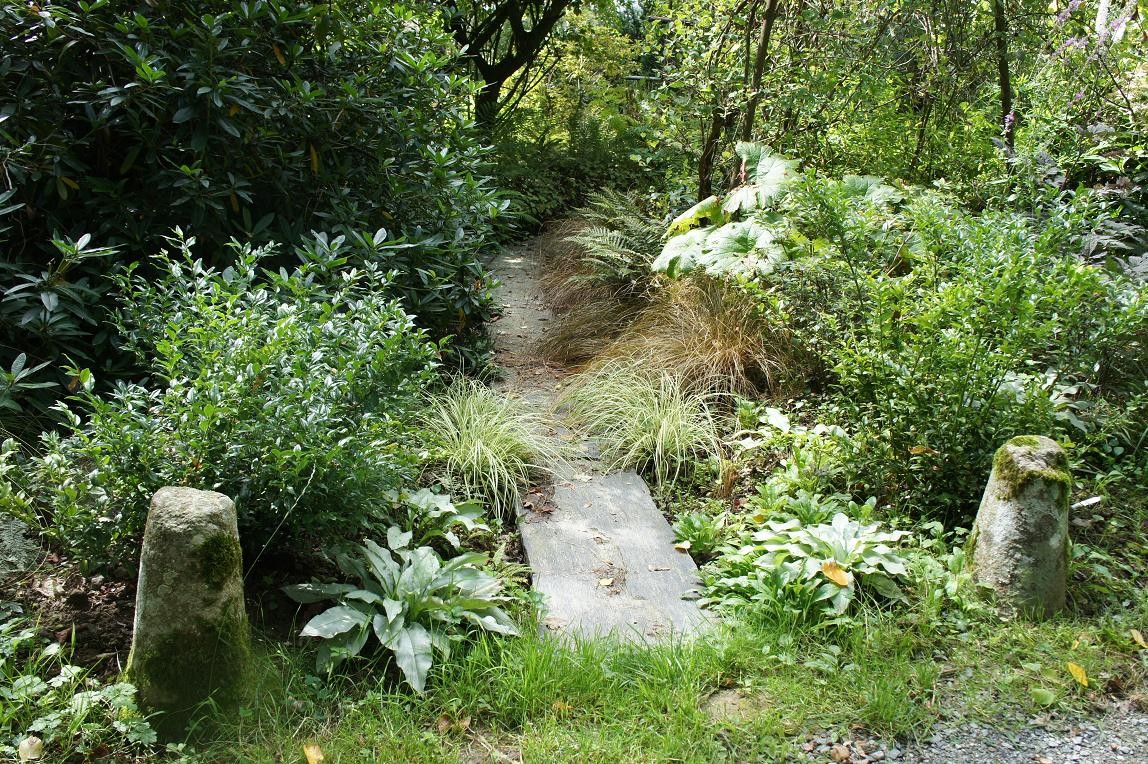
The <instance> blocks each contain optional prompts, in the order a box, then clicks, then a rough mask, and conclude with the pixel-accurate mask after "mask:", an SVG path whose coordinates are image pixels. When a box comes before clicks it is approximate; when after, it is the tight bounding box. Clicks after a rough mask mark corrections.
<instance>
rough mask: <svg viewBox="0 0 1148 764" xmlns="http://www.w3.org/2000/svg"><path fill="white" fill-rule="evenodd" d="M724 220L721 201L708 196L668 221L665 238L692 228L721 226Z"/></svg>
mask: <svg viewBox="0 0 1148 764" xmlns="http://www.w3.org/2000/svg"><path fill="white" fill-rule="evenodd" d="M725 219H726V218H725V214H724V213H723V212H722V208H721V201H720V200H719V199H718V198H717V197H716V196H710V197H707V198H705V199H702V200H701V201H700V202H698V203H697V204H695V205H694V206H693V207H690V208H689V209H688V210H686V211H685V212H683V213H682V214H681V215H678V216H677V217H676V218H674V219H673V220H672V221H670V227H669V228H668V229H667V230H666V236H667V237H673V236H677V235H679V234H683V233H685V232H687V231H689V230H690V229H692V228H698V227H704V226H710V225H721V224H722V223H724V222H725Z"/></svg>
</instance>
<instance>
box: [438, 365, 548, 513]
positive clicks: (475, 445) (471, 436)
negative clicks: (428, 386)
mask: <svg viewBox="0 0 1148 764" xmlns="http://www.w3.org/2000/svg"><path fill="white" fill-rule="evenodd" d="M422 423H423V426H424V427H425V429H426V431H427V433H428V434H429V435H430V437H431V439H432V440H433V442H434V444H435V450H434V452H433V453H432V456H431V461H432V463H433V464H434V465H435V466H436V467H437V468H438V469H437V472H436V475H438V476H439V477H441V479H442V480H443V482H445V483H446V484H447V486H449V487H450V488H451V490H452V491H454V492H456V493H458V494H460V495H462V496H465V497H466V498H468V499H476V500H479V501H482V502H484V503H485V504H486V505H488V506H489V507H490V508H491V509H493V510H494V511H495V512H498V513H501V514H503V515H504V516H508V515H512V514H513V512H514V510H515V509H516V508H517V507H518V505H519V503H520V502H519V500H520V497H521V489H522V487H523V486H525V485H528V484H529V483H530V482H531V481H532V480H534V479H536V478H537V477H538V476H540V475H541V474H542V473H545V472H548V471H549V470H550V465H552V464H554V463H555V462H556V461H558V460H559V459H560V458H561V455H562V454H561V449H560V448H559V446H558V445H557V443H556V442H555V441H554V440H553V439H552V438H551V437H550V436H549V434H548V430H549V426H550V425H549V422H548V421H547V419H546V417H545V416H543V415H541V414H538V413H534V412H530V411H527V410H526V409H525V408H524V407H523V406H522V404H521V402H520V401H518V400H516V399H514V398H510V397H507V396H505V395H502V394H500V393H497V392H495V391H493V390H491V389H490V388H489V387H486V386H485V385H483V384H482V383H480V382H476V381H474V380H472V379H467V378H463V377H460V378H458V379H456V380H455V381H454V382H452V383H451V385H450V386H449V387H448V388H447V389H446V390H444V391H443V392H442V393H440V394H439V395H437V396H435V397H434V398H433V399H432V400H431V403H430V406H429V407H428V409H427V411H426V413H425V414H424V415H423V417H422Z"/></svg>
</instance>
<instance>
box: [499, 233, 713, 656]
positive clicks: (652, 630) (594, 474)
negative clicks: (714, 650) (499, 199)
mask: <svg viewBox="0 0 1148 764" xmlns="http://www.w3.org/2000/svg"><path fill="white" fill-rule="evenodd" d="M541 241H542V240H541V239H535V240H531V241H529V242H526V243H525V244H523V245H520V246H518V247H516V248H513V249H510V250H508V251H506V252H505V253H503V254H502V255H500V256H499V257H498V258H496V259H495V261H494V262H493V263H492V264H491V269H492V270H493V272H494V274H495V275H496V276H497V277H498V278H499V279H500V280H501V281H502V285H501V286H500V288H499V290H498V292H497V297H498V300H499V303H500V305H501V306H502V315H501V318H500V319H499V320H498V321H497V322H495V324H494V329H495V332H496V336H495V348H496V357H497V359H498V362H499V364H500V365H501V366H502V368H503V369H504V370H505V378H504V379H503V381H502V382H501V384H500V387H501V389H503V390H504V391H505V392H506V393H507V394H509V395H513V396H518V397H520V398H521V399H522V400H524V401H525V402H526V403H527V404H528V405H529V406H531V407H533V408H536V409H539V410H542V411H546V412H553V411H554V408H555V403H556V401H557V399H558V396H559V394H560V392H561V389H562V386H563V384H564V381H563V380H564V377H565V376H566V375H567V374H568V373H569V370H568V369H565V368H562V367H559V366H555V365H552V364H548V363H547V362H546V361H545V360H544V359H543V358H542V357H541V354H540V353H539V347H540V346H541V344H542V343H543V342H544V340H545V338H546V335H547V332H548V330H549V327H550V326H551V323H552V322H551V318H552V317H551V314H550V311H549V309H548V308H547V307H546V303H545V300H544V297H543V294H542V290H541V287H540V284H539V276H540V274H541V272H542V269H543V268H544V267H545V257H544V253H543V252H542V251H541V247H540V242H541ZM554 434H555V435H556V436H557V437H559V438H561V439H562V440H564V441H566V442H567V443H569V444H570V446H571V450H572V452H573V455H572V456H571V457H570V458H569V459H568V460H567V461H566V462H564V463H562V464H556V465H553V466H552V469H553V472H554V484H553V485H552V486H548V487H546V488H541V489H537V490H535V491H533V492H531V493H530V494H528V495H527V497H526V500H525V501H524V503H523V506H522V507H520V508H519V518H518V523H519V529H520V531H521V533H522V543H523V547H524V549H525V552H526V558H527V561H528V562H529V563H530V567H531V568H532V569H533V585H534V589H535V590H536V591H538V592H540V593H541V594H542V595H544V597H545V598H546V605H547V607H548V613H547V617H546V618H545V620H544V628H546V629H547V630H549V631H551V632H553V633H556V634H575V635H578V636H589V637H594V636H606V635H613V636H616V637H619V638H623V639H632V640H635V641H647V640H655V639H659V638H662V637H668V636H670V635H678V636H683V635H684V636H688V635H691V634H694V633H697V632H698V631H699V630H701V629H703V628H705V626H706V624H707V623H708V619H707V618H706V616H705V614H703V612H702V611H701V609H700V608H699V607H698V605H697V603H696V602H695V601H694V597H695V596H696V594H695V589H696V587H697V585H698V575H697V567H696V566H695V565H694V562H693V560H692V559H691V558H690V556H689V555H688V554H686V553H684V552H681V551H678V550H676V549H675V548H674V534H673V531H672V529H671V528H670V526H669V523H667V522H666V519H665V517H663V516H662V513H661V512H660V511H659V510H658V508H657V507H656V506H655V505H654V501H653V499H652V497H651V496H650V491H649V488H648V487H647V486H646V483H645V482H644V481H643V480H642V478H641V477H640V476H639V475H637V474H636V473H634V472H629V471H627V472H612V473H607V472H606V470H605V469H604V466H603V465H602V464H601V462H599V461H598V460H597V449H596V448H595V446H594V444H593V443H592V442H588V441H582V440H581V439H580V438H578V437H577V436H576V435H575V434H574V433H572V432H571V431H569V430H568V429H566V428H565V427H563V426H562V425H561V422H560V420H556V423H555V433H554Z"/></svg>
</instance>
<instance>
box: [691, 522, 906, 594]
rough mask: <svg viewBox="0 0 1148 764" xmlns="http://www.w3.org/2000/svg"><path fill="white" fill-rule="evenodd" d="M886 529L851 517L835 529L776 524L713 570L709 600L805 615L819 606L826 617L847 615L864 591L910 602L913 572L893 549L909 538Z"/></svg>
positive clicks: (708, 578) (835, 524)
mask: <svg viewBox="0 0 1148 764" xmlns="http://www.w3.org/2000/svg"><path fill="white" fill-rule="evenodd" d="M879 527H880V526H879V525H877V524H872V525H864V524H862V523H860V522H857V521H854V520H850V519H849V517H848V516H846V515H845V513H843V512H839V513H837V514H836V515H834V517H833V520H832V521H831V522H829V523H823V524H819V525H812V526H804V525H802V523H801V521H800V520H797V519H796V518H793V519H790V520H786V521H775V522H768V523H766V524H765V527H764V528H762V529H761V530H758V531H753V532H751V533H749V534H747V536H746V537H745V539H744V542H745V543H743V544H742V546H740V547H739V548H736V549H729V550H727V553H726V554H724V555H722V557H721V558H719V559H718V560H717V561H715V562H714V563H713V564H712V565H711V566H710V569H709V570H708V571H707V575H706V584H707V588H708V589H709V599H708V601H709V602H711V603H712V602H719V603H722V604H729V603H730V602H731V595H733V597H732V598H733V599H736V598H738V597H740V598H743V599H749V600H762V601H764V600H774V599H776V600H779V601H781V602H783V603H785V602H786V601H787V600H790V602H788V604H789V605H790V606H791V607H792V606H795V605H796V606H797V609H798V610H801V611H805V610H806V609H807V608H809V607H819V608H820V610H821V612H822V613H824V614H827V615H834V614H836V615H840V614H841V613H844V612H845V611H846V610H848V609H849V606H850V605H851V604H852V602H853V600H854V599H855V598H856V596H857V589H858V584H860V585H861V586H862V587H863V588H865V589H867V590H870V591H873V592H876V593H877V594H880V595H881V596H884V597H886V598H890V599H899V598H901V597H902V596H903V595H902V593H901V589H900V587H899V586H898V585H897V579H903V578H906V577H907V576H908V575H909V571H908V568H907V566H906V562H907V560H906V557H905V556H904V555H903V554H901V553H900V552H898V551H897V550H896V549H894V547H893V546H890V545H895V544H897V543H898V542H899V541H900V540H901V539H902V538H903V537H904V536H906V535H907V532H906V531H885V532H882V531H881V530H879ZM759 589H760V590H761V591H760V592H759V591H755V590H759Z"/></svg>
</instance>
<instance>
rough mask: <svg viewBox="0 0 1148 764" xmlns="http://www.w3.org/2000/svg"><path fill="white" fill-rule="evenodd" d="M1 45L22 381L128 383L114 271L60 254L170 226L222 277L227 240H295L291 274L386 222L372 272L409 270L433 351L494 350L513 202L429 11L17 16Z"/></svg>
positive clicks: (11, 315) (49, 9)
mask: <svg viewBox="0 0 1148 764" xmlns="http://www.w3.org/2000/svg"><path fill="white" fill-rule="evenodd" d="M0 40H2V41H3V54H2V56H0V121H2V122H3V130H2V131H0V164H2V165H3V166H4V168H5V176H4V177H5V185H6V186H7V188H6V189H4V190H5V191H7V190H9V189H10V190H11V194H10V195H9V197H8V198H7V199H6V200H5V201H0V214H3V213H5V212H6V213H7V214H6V215H5V217H4V220H3V223H4V224H5V225H6V226H7V230H6V231H4V232H3V233H2V234H0V248H2V250H3V254H2V255H0V260H2V261H3V262H4V265H3V268H4V271H5V273H3V274H2V275H3V278H4V281H3V282H2V284H0V289H2V290H4V291H5V295H4V296H5V300H4V302H3V303H0V304H2V305H3V308H0V346H2V347H0V366H2V367H3V368H5V369H7V368H9V367H10V366H11V362H12V359H13V358H15V356H16V355H18V354H19V353H21V352H24V353H27V354H28V356H29V361H30V363H29V367H32V366H36V365H38V364H40V363H42V362H45V361H50V362H52V364H53V366H52V367H50V368H48V369H44V370H42V371H41V372H40V374H41V375H42V376H43V377H44V378H45V379H47V380H50V381H54V382H56V383H57V384H58V385H59V386H60V387H59V388H58V390H62V389H63V386H65V385H66V384H68V382H69V380H68V379H67V377H66V376H65V375H63V374H61V373H56V369H55V366H56V365H58V364H60V363H63V362H64V361H65V360H66V359H71V360H70V361H68V362H69V363H73V364H79V365H91V364H93V363H98V364H99V365H100V367H101V368H100V369H99V370H98V371H99V373H100V375H101V377H102V378H104V379H110V378H111V376H112V375H113V373H115V374H117V375H123V374H126V373H128V372H131V371H132V370H131V369H125V368H123V366H124V360H125V359H123V358H122V356H120V355H119V354H118V353H117V347H118V345H117V342H116V338H115V335H114V333H112V332H109V331H108V330H107V327H106V326H104V325H103V324H102V319H103V318H104V309H105V308H107V307H108V303H109V300H108V299H106V298H105V296H104V295H105V293H106V292H107V291H108V287H109V286H110V285H109V284H108V282H107V280H106V279H105V278H104V275H105V274H106V273H107V271H108V270H109V269H108V267H107V265H108V259H107V258H101V259H98V260H97V259H91V258H88V259H83V260H77V259H76V258H72V257H70V256H69V255H67V254H66V253H65V254H61V252H60V251H59V249H58V244H57V242H63V243H78V242H81V241H84V240H86V239H87V238H88V237H90V240H91V242H93V243H94V244H93V246H94V245H95V244H98V245H100V246H102V247H103V246H110V247H114V248H115V251H116V254H115V255H114V260H115V261H117V262H129V263H130V262H140V261H144V262H146V260H147V257H148V255H149V254H150V253H151V252H154V251H155V250H156V249H157V248H158V247H160V246H162V239H163V237H164V236H165V235H167V234H168V232H169V231H170V230H171V229H172V228H173V227H175V226H177V225H179V226H184V227H187V228H189V229H191V230H194V231H196V232H197V235H198V236H199V237H200V241H201V245H202V251H201V256H202V257H203V258H204V260H205V261H206V262H208V263H209V264H211V265H219V266H222V265H226V264H228V263H229V262H230V258H231V257H232V252H231V250H230V249H229V248H227V247H226V243H227V242H228V241H229V240H231V239H232V238H235V239H238V240H241V241H248V242H252V243H255V244H261V243H267V242H269V241H272V240H274V241H278V242H281V243H283V244H285V245H287V247H286V248H285V249H284V250H283V251H282V253H281V254H280V255H279V259H278V261H277V262H276V263H275V265H276V266H286V267H290V266H291V262H292V261H291V258H290V255H291V249H290V247H291V246H294V245H303V246H304V247H306V246H307V245H306V241H307V239H308V235H309V232H311V231H312V230H327V231H339V232H342V233H343V234H345V235H346V236H347V238H348V239H352V238H353V232H358V231H364V230H366V231H376V230H379V229H380V228H383V227H384V226H385V227H386V229H387V230H388V231H389V234H388V235H387V238H388V239H390V241H391V242H392V243H401V244H402V246H401V247H391V248H384V249H380V248H378V247H374V246H371V244H372V243H371V241H370V237H367V241H366V244H367V246H363V247H356V252H355V253H354V254H355V256H356V257H357V258H359V262H360V263H361V262H362V261H363V260H367V259H369V260H373V261H376V262H377V263H378V264H379V265H380V266H381V267H382V268H383V269H384V270H389V269H392V268H393V269H395V270H396V271H397V275H396V277H395V278H394V279H393V280H392V281H391V282H390V286H389V289H390V291H391V293H392V294H396V295H400V296H402V297H403V299H404V300H405V302H406V308H407V310H408V311H409V312H411V313H412V314H413V315H414V316H416V317H417V321H418V322H419V325H420V326H422V327H424V328H426V329H428V331H429V332H430V333H431V334H432V336H433V337H435V338H436V339H438V338H441V337H444V336H447V335H453V336H455V337H456V338H458V339H459V340H460V342H459V343H458V344H457V345H456V350H458V351H468V350H471V349H472V345H473V343H476V342H481V341H482V338H483V333H482V328H483V324H484V323H485V321H486V320H487V319H488V318H489V315H490V308H491V303H490V283H489V279H488V277H487V275H486V273H485V271H484V268H483V266H482V264H481V256H483V255H485V254H487V253H488V252H489V250H490V248H491V240H490V235H491V226H492V220H493V216H495V215H496V214H497V213H498V212H499V211H500V210H501V209H502V208H503V207H504V205H503V203H502V202H501V201H500V200H499V198H498V197H497V196H496V195H495V194H494V192H493V190H492V188H491V186H490V183H489V181H488V180H487V179H486V178H485V177H484V175H483V173H482V167H483V165H484V162H485V158H484V152H485V150H484V149H483V148H482V146H481V144H480V143H479V141H478V139H477V137H476V135H475V133H474V132H473V130H472V127H471V123H470V117H469V109H470V103H471V100H472V97H473V89H474V84H473V83H472V82H471V81H470V80H468V79H466V78H464V77H460V76H457V75H456V74H454V68H455V67H456V66H457V50H456V48H455V45H454V43H453V42H452V41H451V39H450V37H449V35H448V34H447V33H446V32H445V31H444V30H443V28H442V26H441V24H440V21H439V19H438V18H437V17H436V16H435V15H434V14H433V13H431V12H429V11H428V10H426V9H424V8H422V7H418V6H403V5H398V4H381V3H374V2H367V1H355V2H346V3H336V4H331V3H318V2H309V1H307V0H304V1H303V2H287V1H286V0H254V1H253V2H240V1H239V0H220V1H219V2H213V3H210V4H207V5H205V4H203V3H198V2H187V1H186V0H172V1H170V2H163V3H152V4H149V3H144V4H139V5H124V4H121V3H110V2H92V3H83V2H62V3H49V4H45V5H43V6H32V5H26V4H19V3H15V4H13V3H7V4H5V5H4V6H3V7H2V8H0ZM375 243H377V242H375ZM65 271H66V273H65ZM44 274H48V275H50V276H51V278H42V275H44ZM17 287H19V289H20V290H21V291H19V292H17V291H16V288H17ZM12 301H15V302H12ZM41 301H42V302H41ZM16 308H19V309H20V310H19V311H18V312H17V311H15V309H16ZM478 349H479V350H481V349H482V348H478ZM467 360H468V361H471V362H473V361H474V360H476V359H475V358H474V357H471V358H468V359H467ZM41 392H43V391H41ZM47 392H48V393H49V394H50V393H51V391H47Z"/></svg>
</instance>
